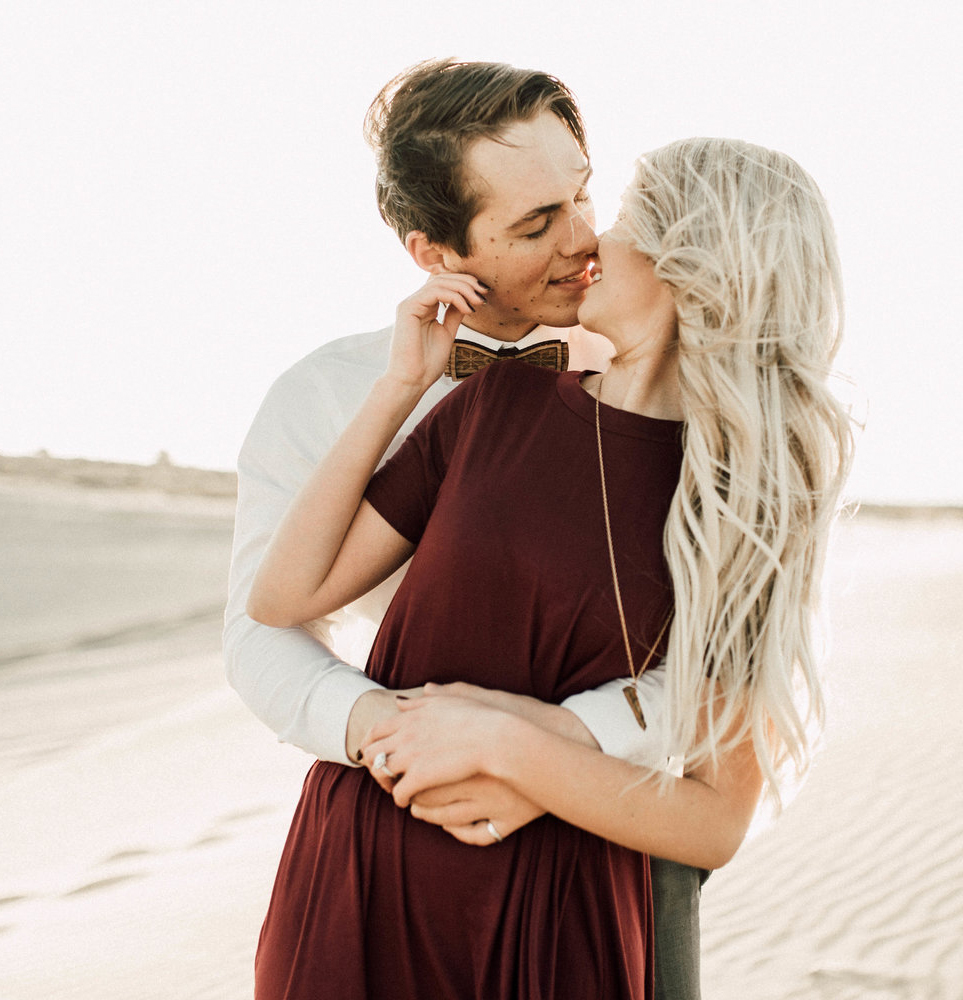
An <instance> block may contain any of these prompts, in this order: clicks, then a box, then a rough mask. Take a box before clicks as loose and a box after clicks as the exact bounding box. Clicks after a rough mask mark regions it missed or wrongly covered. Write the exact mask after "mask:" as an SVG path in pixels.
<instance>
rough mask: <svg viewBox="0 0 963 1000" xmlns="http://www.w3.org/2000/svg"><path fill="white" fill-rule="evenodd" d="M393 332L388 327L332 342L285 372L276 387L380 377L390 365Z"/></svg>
mask: <svg viewBox="0 0 963 1000" xmlns="http://www.w3.org/2000/svg"><path fill="white" fill-rule="evenodd" d="M391 331H392V327H390V326H386V327H384V328H383V329H381V330H372V331H371V332H369V333H355V334H352V335H351V336H348V337H339V338H338V339H337V340H330V341H328V343H326V344H322V345H321V346H320V347H317V348H315V349H314V350H313V351H312V352H311V353H310V354H307V355H305V356H304V357H303V358H301V359H300V360H299V361H296V362H295V363H294V364H293V365H291V367H290V368H288V369H287V370H286V371H284V372H282V373H281V375H279V376H278V378H277V380H276V382H275V385H277V384H279V383H280V384H283V385H291V384H297V383H305V382H307V383H311V384H316V383H317V382H319V381H328V382H333V383H335V384H337V383H340V382H341V381H342V380H343V379H344V378H348V379H352V378H365V377H370V376H371V375H372V374H374V376H375V377H377V375H379V374H380V373H381V372H383V371H384V370H385V366H386V365H387V363H388V352H389V350H390V347H391Z"/></svg>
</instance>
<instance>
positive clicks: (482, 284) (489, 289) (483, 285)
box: [476, 279, 492, 292]
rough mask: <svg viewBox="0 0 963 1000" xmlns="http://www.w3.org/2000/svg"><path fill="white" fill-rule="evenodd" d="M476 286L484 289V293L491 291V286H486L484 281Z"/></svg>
mask: <svg viewBox="0 0 963 1000" xmlns="http://www.w3.org/2000/svg"><path fill="white" fill-rule="evenodd" d="M476 280H477V279H476ZM478 284H479V285H481V286H482V288H484V289H485V291H486V292H490V291H491V290H492V286H491V285H486V284H485V282H484V281H479V282H478Z"/></svg>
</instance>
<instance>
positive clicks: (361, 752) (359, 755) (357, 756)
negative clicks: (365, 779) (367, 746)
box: [354, 750, 364, 761]
mask: <svg viewBox="0 0 963 1000" xmlns="http://www.w3.org/2000/svg"><path fill="white" fill-rule="evenodd" d="M354 759H355V760H357V761H362V760H364V750H359V751H358V752H357V753H356V754H355V755H354Z"/></svg>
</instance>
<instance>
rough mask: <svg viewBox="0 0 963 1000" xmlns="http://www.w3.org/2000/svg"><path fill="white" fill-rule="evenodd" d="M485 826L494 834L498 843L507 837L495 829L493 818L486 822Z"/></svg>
mask: <svg viewBox="0 0 963 1000" xmlns="http://www.w3.org/2000/svg"><path fill="white" fill-rule="evenodd" d="M485 828H486V829H487V830H488V832H489V833H490V834H491V835H492V836H493V837H494V838H495V842H496V843H497V844H500V843H501V842H502V841H503V840H504V839H505V838H504V837H503V836H502V835H501V834H500V833H499V832H498V831H497V830H496V829H495V824H494V823H493V822H492V821H491V820H489V821H488V822H487V823H486V824H485Z"/></svg>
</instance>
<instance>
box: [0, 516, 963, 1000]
mask: <svg viewBox="0 0 963 1000" xmlns="http://www.w3.org/2000/svg"><path fill="white" fill-rule="evenodd" d="M74 513H76V512H74ZM154 513H155V514H156V511H155V512H154ZM64 516H65V517H66V518H67V520H68V521H69V522H70V524H72V525H73V529H72V530H73V533H74V535H75V536H76V535H77V533H78V532H80V533H82V531H84V530H93V531H94V532H95V533H96V531H97V530H100V529H99V528H97V527H96V525H95V526H94V528H91V524H92V523H94V522H91V521H84V519H83V518H77V517H74V518H73V520H70V517H71V516H72V515H69V516H68V515H64ZM151 516H153V515H151ZM221 516H222V517H223V514H222V515H221ZM135 521H136V519H135ZM62 523H65V522H62ZM217 523H218V525H220V526H219V527H215V526H214V521H210V520H208V521H207V527H206V528H204V527H203V526H201V527H200V528H198V526H197V524H196V523H195V524H194V528H188V529H187V530H186V534H185V537H187V536H191V533H192V531H194V530H195V529H197V531H198V532H199V534H198V533H195V534H194V535H193V542H191V543H190V544H192V545H193V544H194V543H195V542H197V541H198V539H205V541H204V543H203V545H201V547H200V548H201V549H202V550H203V551H204V552H206V553H207V554H206V555H205V556H203V557H197V556H192V557H191V558H192V559H195V560H196V572H195V573H194V574H193V575H192V574H188V575H187V577H185V576H183V575H181V570H180V566H179V562H180V561H181V560H180V559H179V558H174V559H171V560H168V561H166V562H165V561H164V560H161V561H160V562H154V563H150V560H149V549H150V546H149V545H148V546H146V547H145V548H144V549H143V550H142V554H143V555H144V558H145V559H146V560H147V563H146V564H148V565H153V566H155V567H157V566H162V567H165V568H164V569H162V570H157V572H158V574H159V576H161V577H163V578H164V582H161V583H158V584H156V585H157V586H158V587H159V588H160V590H159V592H160V593H167V595H168V604H165V603H164V600H163V599H161V600H160V601H159V603H158V605H157V606H158V608H161V609H166V610H162V611H161V613H160V614H159V615H158V617H159V620H160V621H162V622H164V621H167V622H168V625H169V626H170V627H168V628H167V629H166V630H165V629H164V628H160V629H156V630H152V629H151V628H150V627H148V625H147V624H145V621H144V619H142V618H141V619H137V618H136V616H133V617H131V616H130V612H131V611H136V610H137V607H138V605H139V604H140V601H138V600H134V601H129V602H128V603H127V604H124V603H123V602H121V604H120V605H119V606H118V609H115V611H117V613H118V617H115V618H114V619H112V620H111V621H109V622H106V623H104V622H103V621H101V622H100V624H99V625H98V628H99V627H101V626H102V625H103V626H104V627H106V628H107V629H108V631H110V630H112V633H111V634H112V635H113V637H114V638H113V641H112V642H111V643H110V644H109V645H99V644H97V643H96V642H88V643H87V644H81V645H80V646H79V647H78V645H77V642H76V638H77V635H78V633H77V632H76V630H75V631H74V632H73V633H71V631H70V629H61V634H62V636H65V637H66V638H64V639H63V642H66V643H67V646H66V647H64V646H62V645H61V646H59V647H56V648H55V647H54V646H50V647H44V645H43V642H42V641H41V639H42V638H43V636H42V635H41V636H40V639H38V634H39V633H38V632H37V631H36V630H35V631H34V632H33V633H31V634H30V635H28V636H27V637H26V639H25V640H24V639H22V638H21V639H20V640H18V641H22V642H26V643H27V645H29V646H30V648H31V649H32V650H33V655H31V656H30V657H29V658H26V659H24V658H21V659H17V660H16V661H11V662H8V663H6V664H5V665H3V666H0V699H2V708H0V711H2V713H3V719H4V727H3V739H2V742H0V842H2V843H3V845H4V849H3V851H2V852H0V997H2V998H3V1000H49V998H54V997H56V998H65V1000H66V998H70V1000H73V998H77V1000H81V998H83V1000H87V998H90V1000H94V998H97V1000H111V998H117V1000H141V998H142V1000H168V998H175V997H177V998H184V997H191V998H202V1000H227V998H232V1000H234V998H241V997H245V996H250V994H251V983H252V961H253V953H254V947H255V943H256V939H257V933H258V928H259V925H260V921H261V917H262V915H263V912H264V909H265V907H266V905H267V899H268V894H269V892H270V887H271V883H272V880H273V876H274V868H275V865H276V862H277V858H278V855H279V853H280V850H281V846H282V843H283V838H284V835H285V833H286V830H287V825H288V821H289V818H290V815H291V812H292V810H293V808H294V805H295V802H296V800H297V796H298V792H299V789H300V783H301V780H302V778H303V775H304V773H305V771H306V769H307V766H308V763H309V762H308V761H307V759H306V758H305V757H304V755H302V754H301V753H300V752H299V751H297V750H295V749H293V748H290V747H285V746H281V745H279V744H278V743H277V742H276V741H275V740H274V738H273V736H272V735H271V734H270V733H269V732H268V731H267V730H266V729H264V728H263V727H262V726H261V724H260V723H258V722H257V721H256V720H254V719H253V718H252V717H251V716H250V715H249V714H248V713H247V711H246V710H245V709H244V708H243V707H242V706H241V705H240V703H239V702H238V701H237V699H236V697H235V696H234V695H233V693H232V692H230V691H229V690H228V689H227V688H226V686H225V683H224V681H223V674H222V668H221V663H220V656H219V653H218V649H217V644H218V639H217V622H216V619H211V618H209V617H205V614H204V609H205V608H206V607H207V606H208V604H209V603H210V590H211V586H212V584H213V581H214V580H215V578H216V579H217V587H218V588H220V587H222V585H223V579H222V578H218V576H217V575H218V574H219V573H223V568H224V567H225V566H226V562H225V561H224V560H226V537H227V536H226V534H219V532H221V531H222V528H223V523H222V522H217ZM80 524H85V525H86V527H85V528H80V527H78V525H80ZM131 524H134V522H130V523H128V526H127V530H128V534H129V537H130V538H143V537H145V536H143V535H142V534H141V533H140V532H139V529H137V528H136V524H135V526H134V527H133V528H131V526H130V525H131ZM171 531H174V529H173V528H171ZM149 534H150V533H148V535H149ZM68 536H69V533H68ZM65 537H67V536H65ZM75 540H76V538H75ZM169 543H170V539H168V541H167V542H165V543H164V544H165V545H166V544H169ZM0 544H5V543H2V541H0ZM78 544H80V543H78ZM184 544H187V543H186V542H185V543H184ZM135 549H136V546H135ZM176 551H178V552H187V551H189V549H178V550H176ZM98 579H101V584H100V585H102V586H103V587H105V588H106V590H104V591H102V592H101V593H100V594H99V595H98V594H97V593H96V586H97V585H96V584H95V583H94V584H91V586H93V587H94V590H93V591H92V592H91V593H89V594H87V595H86V598H87V599H89V600H90V601H92V602H93V603H97V602H98V601H99V600H101V599H102V598H103V597H104V594H105V593H114V590H113V587H114V583H113V582H112V581H111V580H110V577H109V574H108V575H107V576H106V577H103V576H102V575H101V576H100V577H98ZM190 579H193V580H194V584H190V583H188V582H185V581H186V580H190ZM165 588H166V589H165ZM68 589H69V588H68ZM829 589H830V594H831V600H830V602H829V603H830V606H831V608H832V613H833V620H834V626H835V646H834V651H833V656H832V677H833V688H834V695H833V714H832V718H831V721H830V725H829V727H828V730H827V734H826V741H825V744H826V745H825V748H824V750H823V752H822V755H821V756H820V758H819V761H818V763H817V765H816V767H815V769H814V771H813V774H812V776H811V778H810V780H809V782H808V784H807V785H806V786H805V787H804V788H803V790H802V791H801V792H800V794H799V795H798V797H797V798H796V800H795V801H794V802H793V803H792V804H791V805H790V806H789V807H788V809H787V810H786V812H785V814H784V815H783V816H782V817H781V818H780V819H779V820H778V822H776V823H775V824H773V825H772V826H770V827H769V828H767V829H765V830H763V831H762V832H761V833H759V834H757V835H756V836H755V837H754V838H753V839H752V840H751V841H750V842H748V843H747V844H746V845H744V847H743V849H742V850H741V851H740V853H739V855H738V856H737V857H736V859H735V860H734V861H733V862H732V863H731V864H730V865H729V866H728V867H727V868H726V869H724V870H722V871H720V872H716V873H715V874H714V875H713V876H712V877H711V878H710V880H709V882H708V884H707V886H706V890H705V896H704V905H703V932H704V941H703V944H704V949H703V973H704V974H703V980H704V996H705V998H706V1000H736V998H738V1000H776V998H782V1000H790V998H791V1000H802V998H815V1000H822V998H836V1000H848V998H870V1000H876V998H880V1000H882V998H913V1000H952V998H959V997H963V986H961V983H963V851H961V849H960V845H961V844H963V781H961V780H960V778H959V775H958V770H959V761H960V760H961V759H963V752H961V751H963V727H961V725H960V722H959V720H960V718H961V714H963V670H961V669H960V666H961V663H963V624H961V623H963V520H959V519H956V518H935V519H928V520H927V519H918V518H916V519H914V518H909V519H902V520H900V519H878V518H873V517H866V516H860V517H859V518H857V519H856V520H855V521H854V522H851V523H848V524H846V525H844V526H843V527H842V528H841V530H840V532H839V537H838V545H837V552H836V558H835V562H834V570H833V574H832V577H831V580H830V587H829ZM65 592H66V591H65ZM175 594H176V595H177V600H174V595H175ZM43 610H44V613H46V614H47V615H48V617H50V616H51V615H52V616H53V617H54V618H56V615H57V612H58V611H59V610H60V609H59V607H58V606H57V604H56V602H54V605H53V607H51V606H48V607H46V608H45V609H43ZM194 612H196V613H197V616H198V617H197V618H196V619H193V620H192V619H191V617H190V616H191V614H192V613H194ZM178 615H180V616H181V620H182V624H181V625H179V626H177V627H175V626H174V624H173V623H174V622H176V621H177V620H178V618H177V616H178ZM185 616H186V620H185ZM36 620H37V622H40V623H41V624H42V615H39V614H38V616H37V619H36ZM138 622H139V625H138ZM128 628H129V629H130V631H128V632H125V631H124V630H125V629H128ZM55 631H56V630H55Z"/></svg>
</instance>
